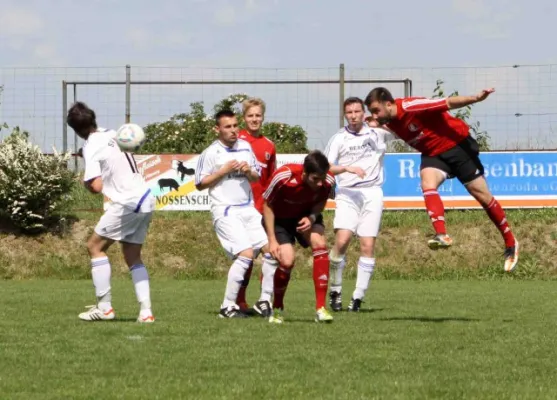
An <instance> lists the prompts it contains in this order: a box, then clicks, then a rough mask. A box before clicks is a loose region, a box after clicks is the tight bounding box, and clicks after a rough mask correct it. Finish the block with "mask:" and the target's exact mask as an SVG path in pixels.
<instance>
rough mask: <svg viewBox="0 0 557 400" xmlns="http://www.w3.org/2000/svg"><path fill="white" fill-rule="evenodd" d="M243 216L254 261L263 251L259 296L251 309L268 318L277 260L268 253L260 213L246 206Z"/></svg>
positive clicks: (270, 312) (271, 310)
mask: <svg viewBox="0 0 557 400" xmlns="http://www.w3.org/2000/svg"><path fill="white" fill-rule="evenodd" d="M243 217H244V221H245V226H246V231H247V233H248V235H249V238H250V242H251V244H252V247H253V249H254V261H255V258H257V256H258V255H259V253H261V252H262V253H263V265H262V267H261V270H262V271H261V272H262V275H263V277H262V280H261V295H260V296H259V300H258V301H257V302H256V303H255V304H254V306H253V309H254V310H255V312H257V313H258V314H259V315H261V316H262V317H265V318H269V317H271V315H272V313H273V309H272V306H271V299H272V296H273V288H274V284H273V280H274V277H275V271H276V269H277V266H278V262H277V261H276V260H275V259H274V258H273V257H272V256H271V254H270V253H269V246H268V240H267V234H266V233H265V229H264V228H263V224H262V223H261V222H262V221H261V219H262V218H261V214H259V212H258V211H257V210H256V209H255V208H248V209H246V211H245V213H243ZM244 283H245V277H244ZM240 290H241V289H240ZM238 305H240V304H238Z"/></svg>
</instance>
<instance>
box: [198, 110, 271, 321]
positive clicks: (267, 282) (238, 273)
mask: <svg viewBox="0 0 557 400" xmlns="http://www.w3.org/2000/svg"><path fill="white" fill-rule="evenodd" d="M215 120H216V127H215V130H216V131H217V132H218V140H216V141H215V142H213V143H212V144H211V145H210V146H209V147H208V148H206V149H205V150H204V151H203V153H202V154H201V156H200V157H199V161H198V163H197V169H196V175H195V186H196V188H197V190H204V189H208V190H209V196H210V198H211V213H212V216H213V224H214V227H215V232H216V234H217V237H218V238H219V241H220V243H221V245H222V247H223V249H224V250H225V251H226V253H227V254H228V256H229V257H230V258H231V259H233V260H234V261H233V263H232V265H231V267H230V270H229V272H228V281H227V285H226V291H225V295H224V300H223V302H222V304H221V307H220V313H219V316H220V317H221V318H243V317H246V314H245V313H244V312H242V311H241V310H240V308H239V306H238V304H237V298H238V292H239V291H240V286H241V284H242V282H243V281H244V276H245V273H246V270H247V269H248V268H250V267H251V265H252V264H253V260H254V258H255V257H256V255H257V253H258V252H259V251H260V250H261V249H264V248H265V249H264V250H266V245H267V236H266V234H265V230H264V228H263V225H262V224H261V214H260V213H259V212H257V210H256V209H255V207H254V203H253V195H252V191H251V186H250V183H251V182H255V181H257V180H258V179H259V167H258V165H257V161H256V160H255V156H254V154H253V151H252V149H251V147H250V145H249V143H248V142H246V141H244V140H242V139H238V121H237V119H236V116H235V115H234V113H233V112H232V111H229V110H223V111H220V112H218V113H217V114H216V116H215ZM275 269H276V261H275V260H273V259H272V258H271V256H270V255H269V254H266V257H265V258H264V262H263V282H262V289H261V290H262V292H261V297H260V300H259V301H258V302H257V303H256V304H255V306H254V309H255V310H256V311H257V312H259V313H260V314H261V315H262V316H264V317H270V316H271V312H272V309H271V304H270V300H271V296H272V293H273V276H274V273H275Z"/></svg>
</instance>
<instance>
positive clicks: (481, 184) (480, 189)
mask: <svg viewBox="0 0 557 400" xmlns="http://www.w3.org/2000/svg"><path fill="white" fill-rule="evenodd" d="M464 186H465V187H466V190H468V193H470V194H471V195H472V197H474V198H475V199H476V200H477V201H478V203H480V204H481V205H482V206H484V207H487V206H488V205H489V202H490V201H491V199H492V198H493V195H492V194H491V192H490V191H489V187H488V186H487V182H486V181H485V179H484V178H483V177H482V176H480V177H478V178H476V179H474V180H473V181H471V182H468V183H466V184H465V185H464Z"/></svg>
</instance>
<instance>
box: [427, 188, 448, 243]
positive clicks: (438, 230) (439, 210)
mask: <svg viewBox="0 0 557 400" xmlns="http://www.w3.org/2000/svg"><path fill="white" fill-rule="evenodd" d="M424 200H425V208H426V210H427V213H428V215H429V218H430V219H431V222H432V223H433V229H435V234H436V235H445V234H446V233H447V230H446V229H445V207H444V206H443V201H442V200H441V196H439V193H438V192H437V189H426V190H424Z"/></svg>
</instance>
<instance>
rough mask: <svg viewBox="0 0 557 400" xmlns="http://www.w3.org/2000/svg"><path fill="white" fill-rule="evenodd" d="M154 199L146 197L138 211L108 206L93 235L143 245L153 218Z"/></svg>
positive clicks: (120, 205) (121, 206)
mask: <svg viewBox="0 0 557 400" xmlns="http://www.w3.org/2000/svg"><path fill="white" fill-rule="evenodd" d="M154 207H155V198H154V197H153V196H152V195H150V196H148V197H147V198H146V199H145V200H144V202H143V204H142V205H141V206H140V207H139V210H137V212H136V210H135V209H132V208H130V207H126V206H124V205H122V204H117V203H113V204H110V205H109V206H108V208H107V209H106V211H105V212H104V214H103V216H102V217H101V219H100V220H99V222H98V223H97V226H96V227H95V233H96V234H97V235H99V236H102V237H104V238H108V239H112V240H116V241H120V242H125V243H134V244H143V242H145V237H146V236H147V231H148V230H149V224H150V223H151V219H152V218H153V210H154Z"/></svg>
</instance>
